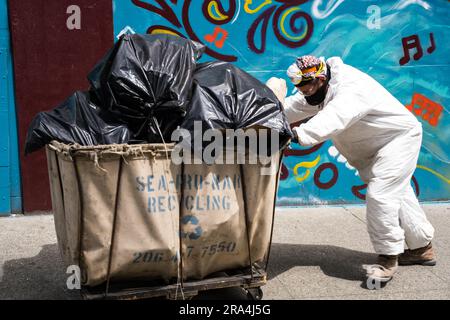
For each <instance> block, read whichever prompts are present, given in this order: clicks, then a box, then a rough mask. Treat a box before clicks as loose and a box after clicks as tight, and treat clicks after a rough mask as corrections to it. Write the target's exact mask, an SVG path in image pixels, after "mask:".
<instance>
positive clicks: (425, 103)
mask: <svg viewBox="0 0 450 320" xmlns="http://www.w3.org/2000/svg"><path fill="white" fill-rule="evenodd" d="M406 108H408V110H409V111H411V112H412V113H414V114H415V115H417V116H420V117H422V119H424V120H425V121H428V123H429V124H430V125H432V126H434V127H435V126H437V125H438V123H439V119H440V117H441V114H442V111H443V110H444V107H442V106H441V105H440V104H439V103H437V102H434V101H433V100H431V99H428V98H427V97H425V96H424V95H422V94H420V93H414V95H413V97H412V101H411V104H409V105H406Z"/></svg>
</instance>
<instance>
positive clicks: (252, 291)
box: [247, 287, 263, 300]
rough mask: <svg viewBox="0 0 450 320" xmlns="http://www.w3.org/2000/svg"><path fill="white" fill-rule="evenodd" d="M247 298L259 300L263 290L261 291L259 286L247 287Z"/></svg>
mask: <svg viewBox="0 0 450 320" xmlns="http://www.w3.org/2000/svg"><path fill="white" fill-rule="evenodd" d="M247 298H248V299H249V300H261V299H262V298H263V291H262V289H261V287H257V288H248V289H247Z"/></svg>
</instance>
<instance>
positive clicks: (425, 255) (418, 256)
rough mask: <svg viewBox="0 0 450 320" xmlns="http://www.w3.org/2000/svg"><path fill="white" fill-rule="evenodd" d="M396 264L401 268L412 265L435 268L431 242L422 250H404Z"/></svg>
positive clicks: (434, 256) (434, 255)
mask: <svg viewBox="0 0 450 320" xmlns="http://www.w3.org/2000/svg"><path fill="white" fill-rule="evenodd" d="M398 264H399V265H401V266H410V265H413V264H418V265H422V266H435V265H436V254H435V253H434V250H433V246H432V245H431V242H430V243H429V244H428V245H426V246H425V247H422V248H418V249H414V250H405V252H403V253H402V254H401V255H400V256H399V257H398Z"/></svg>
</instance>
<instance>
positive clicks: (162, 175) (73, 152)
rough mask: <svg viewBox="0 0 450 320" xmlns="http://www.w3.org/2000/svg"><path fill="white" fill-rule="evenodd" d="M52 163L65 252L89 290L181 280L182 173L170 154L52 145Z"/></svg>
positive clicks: (156, 148)
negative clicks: (123, 282) (114, 283)
mask: <svg viewBox="0 0 450 320" xmlns="http://www.w3.org/2000/svg"><path fill="white" fill-rule="evenodd" d="M47 157H48V164H49V175H50V181H51V191H52V192H51V194H52V203H53V208H54V215H55V227H56V233H57V238H58V243H59V247H60V250H61V252H62V256H63V259H64V262H65V263H66V264H67V265H71V264H76V265H79V266H80V269H81V275H82V284H83V285H88V286H95V285H98V284H101V283H103V282H105V281H106V280H107V279H108V277H109V278H110V279H111V280H115V279H141V278H142V279H144V278H145V279H147V280H151V279H164V280H169V279H170V278H173V277H177V272H178V271H177V270H178V269H177V262H176V260H177V259H176V254H177V252H178V250H179V236H178V221H179V213H178V212H179V206H178V200H179V195H178V191H177V187H176V183H177V176H179V170H180V166H176V165H173V164H171V161H170V150H168V152H167V153H166V150H165V149H164V147H163V146H161V145H143V146H134V147H132V146H126V145H121V146H105V147H95V148H89V147H78V148H76V147H75V148H74V147H69V146H67V145H63V144H59V143H52V144H51V145H49V146H48V148H47ZM178 183H179V182H178ZM178 189H179V188H178Z"/></svg>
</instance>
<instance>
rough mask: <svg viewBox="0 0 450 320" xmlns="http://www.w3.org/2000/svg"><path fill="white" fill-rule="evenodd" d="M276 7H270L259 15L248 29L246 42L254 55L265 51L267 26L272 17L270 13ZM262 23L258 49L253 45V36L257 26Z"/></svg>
mask: <svg viewBox="0 0 450 320" xmlns="http://www.w3.org/2000/svg"><path fill="white" fill-rule="evenodd" d="M275 9H276V7H275V6H272V7H270V8H268V9H267V10H265V11H264V12H263V13H261V15H260V16H259V17H258V18H256V19H255V21H254V22H253V23H252V25H251V26H250V29H249V30H248V33H247V42H248V46H249V48H250V50H252V51H253V52H255V53H258V54H259V53H263V52H264V51H266V35H267V26H268V25H269V20H270V17H271V16H272V13H273V12H274V11H275ZM260 23H262V26H261V33H260V35H261V40H260V41H261V45H260V47H259V48H258V47H257V46H256V43H255V34H256V30H257V29H258V26H259V24H260Z"/></svg>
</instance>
